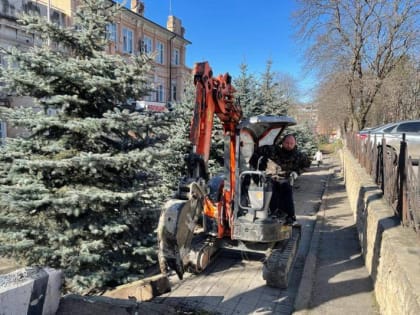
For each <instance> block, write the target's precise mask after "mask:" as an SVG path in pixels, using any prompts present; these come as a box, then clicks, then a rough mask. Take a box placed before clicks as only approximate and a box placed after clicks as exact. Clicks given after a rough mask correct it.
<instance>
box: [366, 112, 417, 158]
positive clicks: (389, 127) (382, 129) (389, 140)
mask: <svg viewBox="0 0 420 315" xmlns="http://www.w3.org/2000/svg"><path fill="white" fill-rule="evenodd" d="M403 134H405V140H406V142H407V152H408V156H410V157H411V159H412V161H413V163H415V164H418V162H419V160H420V120H404V121H399V122H394V123H389V124H386V125H382V126H379V127H376V128H372V129H369V130H366V131H363V132H362V131H361V132H359V137H360V138H363V139H364V138H367V137H368V136H369V135H370V139H371V141H374V139H375V136H376V141H377V143H380V141H382V137H384V138H385V140H386V144H387V145H388V146H390V147H391V148H393V149H394V150H396V152H397V153H398V154H399V152H400V144H401V141H402V138H403Z"/></svg>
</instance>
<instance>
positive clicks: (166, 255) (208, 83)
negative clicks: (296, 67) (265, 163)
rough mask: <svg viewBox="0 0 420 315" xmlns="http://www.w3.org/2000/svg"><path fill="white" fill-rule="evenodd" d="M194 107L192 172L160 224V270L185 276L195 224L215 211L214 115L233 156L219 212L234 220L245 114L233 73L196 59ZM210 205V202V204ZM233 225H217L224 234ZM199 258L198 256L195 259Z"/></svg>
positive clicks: (165, 210) (225, 217)
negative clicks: (238, 134)
mask: <svg viewBox="0 0 420 315" xmlns="http://www.w3.org/2000/svg"><path fill="white" fill-rule="evenodd" d="M194 85H195V106H194V113H193V117H192V120H191V131H190V141H191V143H192V152H191V153H190V154H189V155H188V158H187V164H188V165H187V166H188V174H187V176H185V177H184V178H183V179H182V181H181V182H180V184H179V189H178V195H177V196H176V198H177V199H172V200H169V201H168V202H167V203H166V205H165V207H164V209H163V210H162V213H161V217H160V220H159V225H158V241H159V251H158V256H159V264H160V269H161V271H162V273H166V272H167V270H168V269H173V270H175V271H176V273H177V274H178V276H179V277H180V278H181V279H182V275H183V273H184V270H185V267H186V266H187V265H188V263H189V261H191V257H190V256H191V255H192V254H191V242H192V238H193V235H194V231H195V228H196V224H197V222H198V219H199V218H200V216H202V214H203V212H205V211H206V208H209V209H211V211H212V213H213V212H214V207H212V205H211V201H210V200H209V199H208V197H207V191H208V188H207V181H208V179H209V176H208V168H207V167H208V160H209V155H210V148H211V137H212V130H213V125H214V116H217V117H218V118H219V119H220V121H221V122H222V125H223V130H224V134H225V138H226V140H225V142H227V144H228V146H229V153H230V154H229V156H230V158H229V159H228V161H225V164H226V163H227V165H225V166H227V167H225V169H229V172H228V173H229V174H225V176H226V177H227V180H228V183H229V185H224V188H223V193H222V197H221V203H220V204H219V205H218V207H219V208H223V211H220V212H218V213H217V215H218V216H224V217H219V218H217V219H218V220H219V221H220V222H222V221H227V222H230V218H231V215H232V210H231V209H230V208H231V200H232V196H233V192H234V187H235V177H234V176H235V164H234V163H235V145H236V144H235V128H236V126H237V125H238V123H239V122H240V119H241V118H242V110H241V107H240V106H239V104H237V103H236V102H235V98H234V93H235V89H234V88H233V86H232V85H231V76H230V75H229V74H227V73H226V74H225V75H219V76H218V77H217V78H214V77H213V71H212V69H211V68H210V66H209V64H208V63H207V62H201V63H196V64H195V67H194ZM206 205H207V206H206ZM225 229H226V230H229V227H228V226H227V227H223V226H222V227H221V228H219V230H220V231H219V235H224V234H226V233H227V232H226V231H225ZM195 258H196V257H194V259H195Z"/></svg>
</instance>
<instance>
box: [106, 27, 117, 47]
mask: <svg viewBox="0 0 420 315" xmlns="http://www.w3.org/2000/svg"><path fill="white" fill-rule="evenodd" d="M106 38H107V39H108V40H112V41H113V42H115V43H116V42H117V25H116V24H115V23H109V24H108V25H107V26H106Z"/></svg>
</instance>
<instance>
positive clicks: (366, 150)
mask: <svg viewBox="0 0 420 315" xmlns="http://www.w3.org/2000/svg"><path fill="white" fill-rule="evenodd" d="M346 145H347V148H348V149H349V150H350V151H351V152H352V154H353V156H354V157H355V158H356V159H357V160H358V161H359V163H360V165H361V166H362V167H364V168H365V170H366V172H367V173H368V174H369V175H370V176H371V177H372V179H373V180H374V181H375V183H376V184H377V185H378V186H379V187H380V188H381V190H382V192H383V197H384V199H385V200H386V201H387V202H388V203H389V205H390V206H391V207H392V209H393V210H394V212H395V214H396V215H397V216H398V217H399V218H400V220H401V223H402V225H403V226H405V227H410V228H413V229H414V230H415V231H416V232H417V234H419V235H420V171H419V170H418V169H416V168H418V167H420V165H419V166H416V167H415V166H413V163H412V161H411V158H410V157H408V155H407V142H406V141H405V134H403V139H402V141H401V146H400V151H399V152H397V151H395V150H394V149H393V148H392V147H391V146H388V145H387V143H386V139H385V138H382V139H376V136H375V137H374V138H371V136H370V135H369V137H368V138H365V139H362V138H360V137H358V135H357V134H356V133H347V134H346Z"/></svg>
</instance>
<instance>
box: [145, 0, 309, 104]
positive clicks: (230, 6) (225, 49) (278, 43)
mask: <svg viewBox="0 0 420 315" xmlns="http://www.w3.org/2000/svg"><path fill="white" fill-rule="evenodd" d="M144 4H145V13H144V16H145V17H146V18H147V19H149V20H152V21H153V22H155V23H157V24H159V25H161V26H163V27H166V21H167V18H168V15H174V16H176V17H177V18H179V19H180V20H181V21H182V26H183V27H184V28H185V35H184V37H185V38H186V39H187V40H189V41H190V42H191V44H190V45H188V46H187V56H186V63H187V66H188V67H193V65H194V63H196V62H201V61H208V62H209V64H210V66H211V67H212V69H213V73H214V74H215V75H218V74H224V73H226V72H229V73H230V74H231V75H232V76H233V77H236V76H238V75H239V72H240V68H239V65H240V64H241V63H246V64H247V65H248V72H249V73H250V74H254V75H256V76H257V77H258V76H259V75H261V73H262V72H264V70H265V67H266V63H267V60H269V59H271V60H272V61H273V65H272V70H273V71H276V72H281V73H287V74H290V75H291V76H292V77H294V78H295V79H296V80H297V82H298V85H299V88H300V89H301V91H302V93H303V94H302V96H301V100H302V101H308V100H309V98H310V96H309V94H310V91H311V90H312V89H313V86H314V82H315V80H314V78H313V77H312V76H310V75H308V74H305V71H304V70H303V56H302V53H303V51H302V49H299V47H297V44H296V42H295V41H294V39H293V35H294V30H293V25H292V24H293V22H292V19H291V14H292V12H293V10H295V9H296V4H295V2H294V1H293V0H260V1H251V0H211V1H203V0H144Z"/></svg>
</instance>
